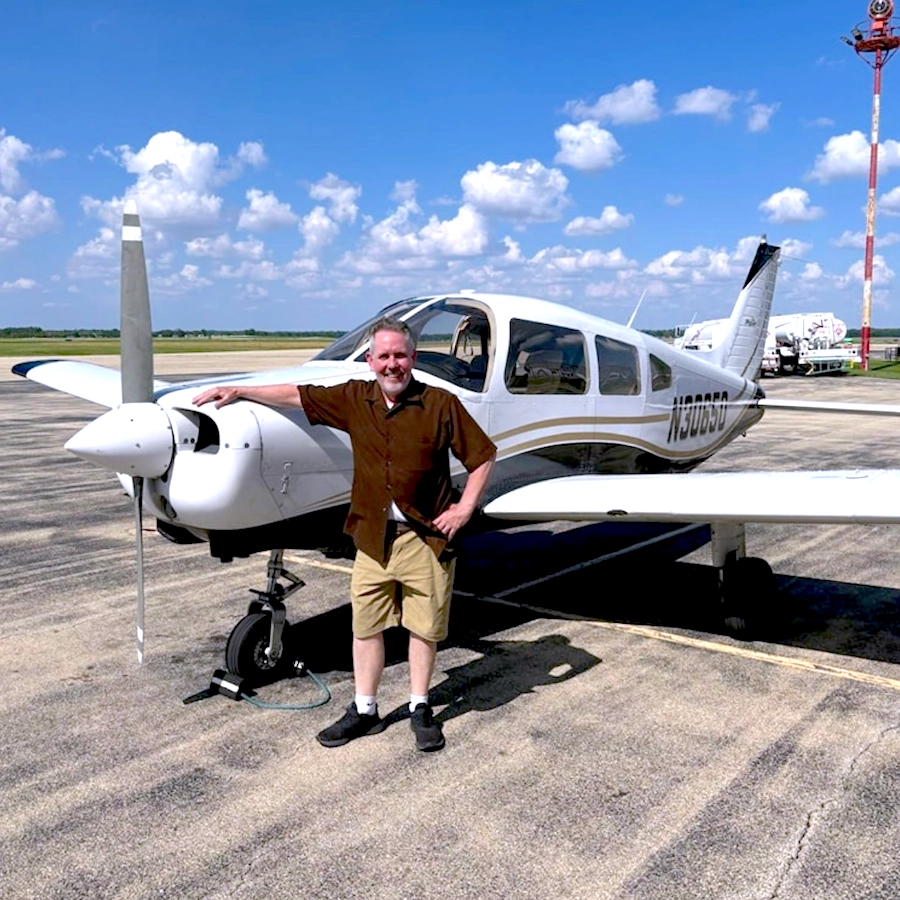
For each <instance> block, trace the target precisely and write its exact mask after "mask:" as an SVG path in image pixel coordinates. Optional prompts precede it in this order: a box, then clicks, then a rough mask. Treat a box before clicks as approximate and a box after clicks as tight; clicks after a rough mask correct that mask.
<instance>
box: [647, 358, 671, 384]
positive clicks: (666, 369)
mask: <svg viewBox="0 0 900 900" xmlns="http://www.w3.org/2000/svg"><path fill="white" fill-rule="evenodd" d="M650 387H651V388H652V389H653V390H654V391H664V390H665V389H666V388H670V387H672V367H671V366H670V365H669V364H668V363H664V362H663V361H662V360H661V359H660V358H659V357H658V356H654V355H653V354H652V353H651V354H650Z"/></svg>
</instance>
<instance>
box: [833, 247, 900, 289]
mask: <svg viewBox="0 0 900 900" xmlns="http://www.w3.org/2000/svg"><path fill="white" fill-rule="evenodd" d="M865 271H866V270H865V260H862V259H860V260H857V261H856V262H855V263H853V265H852V266H850V268H849V269H847V274H846V275H842V276H840V277H839V278H838V279H837V283H838V285H839V286H840V287H847V286H848V285H849V284H855V283H862V282H863V281H864V280H865ZM894 274H895V273H894V270H893V269H892V268H891V267H890V266H889V265H888V264H887V263H886V262H885V259H884V257H883V256H882V255H881V254H880V253H876V254H875V255H874V256H873V257H872V284H873V285H875V286H876V287H884V285H886V284H890V283H891V282H892V281H893V280H894Z"/></svg>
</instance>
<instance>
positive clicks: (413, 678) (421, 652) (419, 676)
mask: <svg viewBox="0 0 900 900" xmlns="http://www.w3.org/2000/svg"><path fill="white" fill-rule="evenodd" d="M436 656H437V644H436V643H435V642H434V641H426V640H425V638H421V637H419V636H418V635H417V634H412V632H410V635H409V692H410V693H411V694H419V695H423V696H427V695H428V688H429V686H430V684H431V676H432V675H433V674H434V660H435V657H436Z"/></svg>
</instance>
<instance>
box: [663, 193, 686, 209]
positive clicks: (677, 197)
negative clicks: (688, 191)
mask: <svg viewBox="0 0 900 900" xmlns="http://www.w3.org/2000/svg"><path fill="white" fill-rule="evenodd" d="M663 202H664V203H665V204H666V206H681V204H682V203H684V197H682V196H681V194H666V196H665V197H664V198H663Z"/></svg>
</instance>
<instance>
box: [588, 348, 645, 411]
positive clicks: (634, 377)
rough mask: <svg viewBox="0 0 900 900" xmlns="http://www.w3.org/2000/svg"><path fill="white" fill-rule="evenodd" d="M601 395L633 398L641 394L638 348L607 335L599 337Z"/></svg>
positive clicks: (598, 356) (598, 355) (598, 360)
mask: <svg viewBox="0 0 900 900" xmlns="http://www.w3.org/2000/svg"><path fill="white" fill-rule="evenodd" d="M596 340H597V363H598V367H599V371H600V393H601V394H611V395H619V396H629V397H632V396H634V395H635V394H639V393H640V392H641V370H640V364H639V362H638V352H637V347H632V345H631V344H625V343H623V342H622V341H617V340H615V339H614V338H611V337H606V336H605V335H602V334H598V335H597V338H596Z"/></svg>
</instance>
